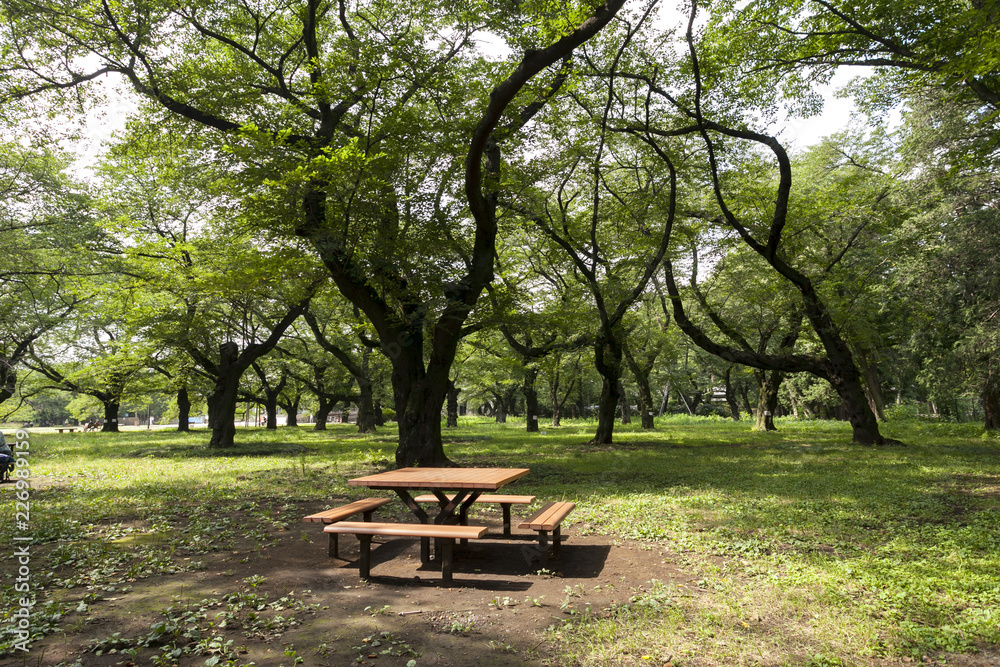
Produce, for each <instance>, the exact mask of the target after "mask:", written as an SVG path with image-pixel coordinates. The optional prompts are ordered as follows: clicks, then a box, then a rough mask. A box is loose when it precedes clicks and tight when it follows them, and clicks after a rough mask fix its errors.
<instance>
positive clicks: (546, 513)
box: [518, 502, 576, 530]
mask: <svg viewBox="0 0 1000 667" xmlns="http://www.w3.org/2000/svg"><path fill="white" fill-rule="evenodd" d="M574 507H576V503H571V502H556V503H549V504H547V505H545V507H543V508H542V509H540V510H538V511H537V512H535V514H534V515H532V516H530V517H528V518H527V519H525V520H524V521H522V522H521V524H520V525H519V526H518V527H519V528H528V529H531V530H555V529H556V528H558V527H559V524H560V522H562V520H563V519H565V518H566V516H567V515H568V514H569V513H570V512H572V511H573V508H574Z"/></svg>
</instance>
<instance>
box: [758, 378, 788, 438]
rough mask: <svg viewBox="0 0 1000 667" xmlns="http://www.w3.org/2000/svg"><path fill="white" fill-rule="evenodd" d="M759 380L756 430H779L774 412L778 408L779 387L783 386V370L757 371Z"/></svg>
mask: <svg viewBox="0 0 1000 667" xmlns="http://www.w3.org/2000/svg"><path fill="white" fill-rule="evenodd" d="M754 378H756V380H757V423H756V425H755V426H754V430H755V431H777V430H778V427H777V426H775V425H774V413H775V411H776V410H777V409H778V389H780V388H781V381H782V379H783V375H782V373H781V371H761V370H758V371H755V372H754Z"/></svg>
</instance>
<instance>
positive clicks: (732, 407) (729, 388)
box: [726, 366, 740, 422]
mask: <svg viewBox="0 0 1000 667" xmlns="http://www.w3.org/2000/svg"><path fill="white" fill-rule="evenodd" d="M732 374H733V367H732V366H730V367H729V368H727V369H726V404H727V405H729V416H730V417H732V418H733V421H734V422H738V421H739V420H740V405H739V403H737V402H736V392H735V390H734V389H733V382H732Z"/></svg>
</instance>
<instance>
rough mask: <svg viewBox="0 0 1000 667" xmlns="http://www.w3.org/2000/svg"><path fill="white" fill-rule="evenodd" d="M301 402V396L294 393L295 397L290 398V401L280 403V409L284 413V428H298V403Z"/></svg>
mask: <svg viewBox="0 0 1000 667" xmlns="http://www.w3.org/2000/svg"><path fill="white" fill-rule="evenodd" d="M301 401H302V396H301V395H300V394H298V392H296V395H295V396H294V397H292V399H291V400H289V401H286V402H284V403H281V404H280V405H281V409H282V410H284V411H285V426H291V427H292V428H298V426H299V403H300V402H301Z"/></svg>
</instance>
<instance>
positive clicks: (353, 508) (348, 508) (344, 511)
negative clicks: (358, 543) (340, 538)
mask: <svg viewBox="0 0 1000 667" xmlns="http://www.w3.org/2000/svg"><path fill="white" fill-rule="evenodd" d="M391 502H392V499H391V498H362V499H361V500H355V501H354V502H353V503H348V504H346V505H341V506H340V507H334V508H333V509H329V510H325V511H323V512H318V513H316V514H310V515H309V516H307V517H305V518H304V519H302V520H303V521H304V522H306V523H337V522H338V521H340V520H342V519H346V518H347V517H350V516H354V515H355V514H361V515H362V516H363V517H364V520H365V521H371V520H372V512H374V511H375V510H377V509H378V508H379V507H382V505H386V504H388V503H391ZM337 551H338V545H337V534H336V533H330V548H329V553H330V558H340V556H339V555H338V553H337Z"/></svg>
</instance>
